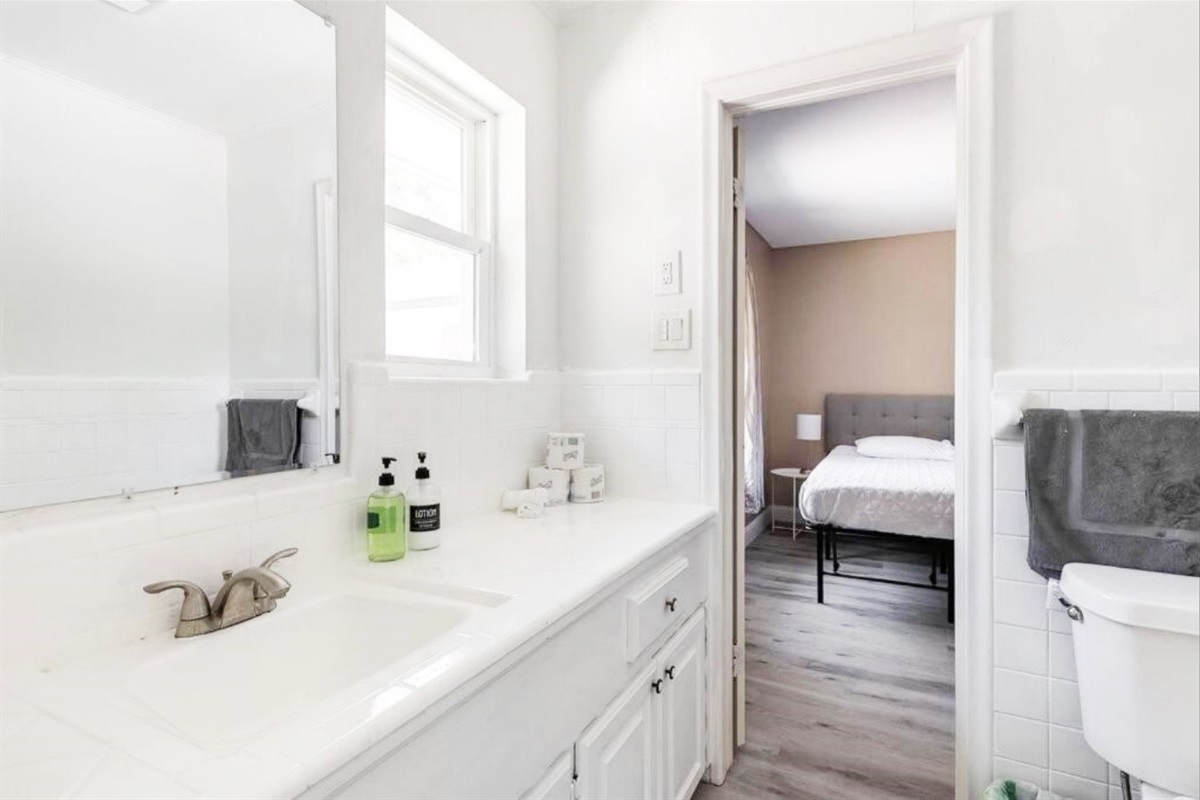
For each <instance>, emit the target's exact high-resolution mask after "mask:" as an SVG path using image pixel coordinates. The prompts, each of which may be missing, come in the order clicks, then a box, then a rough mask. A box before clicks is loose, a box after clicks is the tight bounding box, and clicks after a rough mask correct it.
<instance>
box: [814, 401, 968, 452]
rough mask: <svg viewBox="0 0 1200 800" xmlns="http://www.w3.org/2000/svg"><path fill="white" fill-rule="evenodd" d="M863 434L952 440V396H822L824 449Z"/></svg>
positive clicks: (852, 440) (848, 442) (852, 442)
mask: <svg viewBox="0 0 1200 800" xmlns="http://www.w3.org/2000/svg"><path fill="white" fill-rule="evenodd" d="M864 436H924V437H926V438H928V439H949V440H950V441H954V398H953V397H952V396H951V395H940V394H935V395H921V394H827V395H825V452H829V451H830V450H832V449H833V448H835V447H837V446H838V445H839V444H848V445H853V444H854V440H855V439H861V438H863V437H864Z"/></svg>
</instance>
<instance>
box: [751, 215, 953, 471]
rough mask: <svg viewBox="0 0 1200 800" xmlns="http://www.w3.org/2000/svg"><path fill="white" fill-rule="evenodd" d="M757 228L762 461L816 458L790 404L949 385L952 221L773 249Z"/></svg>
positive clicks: (801, 408)
mask: <svg viewBox="0 0 1200 800" xmlns="http://www.w3.org/2000/svg"><path fill="white" fill-rule="evenodd" d="M756 238H758V239H759V240H760V242H761V237H758V235H757V232H752V233H751V235H750V236H749V237H748V242H747V243H748V245H749V248H748V254H747V260H748V261H750V262H754V261H755V260H758V261H760V262H761V261H763V260H765V259H767V258H769V261H770V266H769V268H768V269H761V268H760V269H759V270H758V272H757V277H759V281H758V283H759V285H758V297H759V309H760V310H759V314H760V336H761V338H762V361H761V363H762V373H763V395H764V406H765V415H764V416H765V421H766V430H765V438H766V451H767V452H766V462H767V468H768V469H772V468H775V467H791V466H801V467H811V466H813V465H814V464H815V463H816V461H817V460H818V459H819V458H820V456H821V454H822V450H821V445H820V444H819V443H816V442H812V443H809V442H799V441H797V440H796V414H798V413H812V414H819V413H821V409H822V404H823V402H824V398H825V395H826V394H827V393H830V392H864V393H889V394H952V393H953V391H954V232H953V231H944V232H938V233H922V234H915V235H911V236H895V237H890V238H886V239H866V240H862V241H856V242H839V243H836V244H823V245H813V246H810V247H791V248H786V249H781V250H774V251H769V255H767V254H765V253H764V252H763V250H762V249H761V247H759V246H758V243H756V241H755V239H756ZM761 244H762V245H765V242H761ZM756 253H757V255H756Z"/></svg>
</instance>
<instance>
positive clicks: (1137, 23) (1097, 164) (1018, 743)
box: [559, 2, 1200, 800]
mask: <svg viewBox="0 0 1200 800" xmlns="http://www.w3.org/2000/svg"><path fill="white" fill-rule="evenodd" d="M993 12H999V13H998V16H997V18H996V24H995V85H996V97H995V101H996V105H995V125H996V127H995V146H996V153H995V157H996V159H995V165H994V174H995V177H994V190H995V194H994V197H993V202H994V214H993V230H994V239H993V241H992V243H991V247H992V263H993V273H994V277H993V281H994V283H993V295H994V296H993V308H992V312H993V326H994V343H993V354H992V355H993V360H994V363H995V366H996V368H997V369H998V370H1007V371H1008V373H1007V374H1017V375H1020V376H1021V378H1022V380H1025V379H1028V381H1026V383H1027V384H1028V386H1027V387H1026V388H1039V381H1040V380H1041V379H1042V377H1043V374H1044V373H1045V374H1050V375H1053V374H1055V372H1053V371H1058V372H1061V373H1065V374H1066V375H1067V379H1066V382H1065V386H1064V385H1059V386H1058V387H1057V388H1062V389H1066V390H1074V389H1076V388H1079V389H1081V390H1082V389H1083V386H1086V385H1094V386H1101V385H1103V387H1104V388H1105V389H1106V390H1112V391H1113V394H1112V395H1111V396H1110V394H1109V392H1108V391H1103V392H1100V394H1101V395H1103V402H1104V403H1105V406H1103V407H1108V404H1109V403H1113V404H1127V403H1142V404H1151V406H1152V407H1161V406H1162V405H1163V404H1164V403H1171V404H1174V403H1182V404H1183V405H1181V406H1178V407H1181V408H1185V407H1186V408H1194V407H1195V404H1196V395H1195V391H1196V383H1195V367H1196V364H1197V362H1198V361H1200V307H1198V304H1197V297H1198V296H1200V241H1198V236H1200V234H1198V231H1197V226H1196V219H1197V218H1198V217H1200V159H1198V152H1197V145H1196V142H1197V141H1198V140H1200V101H1198V98H1200V65H1198V63H1197V58H1196V54H1197V50H1198V49H1200V41H1198V40H1200V30H1198V29H1200V19H1198V16H1200V11H1198V7H1197V6H1196V5H1195V4H1158V3H1054V4H1051V3H1024V4H1009V3H991V4H982V3H981V4H974V3H937V2H916V3H913V4H908V3H882V4H880V3H844V4H829V3H803V2H794V3H758V2H744V3H743V2H738V3H733V2H713V3H691V2H676V3H605V4H601V5H600V6H598V7H597V8H596V9H594V10H593V11H592V12H591V13H590V14H585V15H583V16H581V17H579V18H577V19H575V20H574V21H573V22H572V23H571V24H570V25H569V26H568V27H567V28H566V29H565V30H564V31H563V33H562V34H561V36H560V86H559V99H560V106H559V111H560V117H559V120H560V127H559V136H560V138H561V141H562V142H563V143H564V146H563V147H562V148H561V150H560V160H559V176H560V186H559V197H560V208H559V216H560V228H559V230H560V235H559V252H560V256H561V262H562V267H561V273H560V276H559V281H560V291H559V297H560V315H561V318H562V320H563V321H564V322H563V325H562V340H561V345H560V360H561V363H562V364H563V365H564V366H566V367H570V368H577V369H581V370H591V371H609V372H611V373H614V374H615V373H616V372H618V371H620V370H631V369H633V370H636V369H639V368H641V369H651V370H658V369H662V368H676V367H693V368H698V367H700V365H701V350H700V348H696V349H693V350H692V351H690V352H654V351H652V350H651V349H650V341H649V340H650V333H649V329H650V320H651V312H652V310H653V309H655V308H662V307H669V306H673V305H684V306H690V307H692V308H693V309H696V310H699V308H700V304H701V296H702V283H703V280H702V276H701V274H700V272H699V270H698V261H699V258H700V255H701V247H702V244H703V241H704V239H703V238H702V237H704V236H705V235H706V232H705V231H704V230H703V229H702V220H703V209H704V205H703V204H704V203H705V202H706V201H707V198H704V197H702V196H701V180H702V174H703V173H702V166H703V165H702V163H701V145H702V140H701V136H702V120H701V110H702V103H701V91H702V87H703V85H704V84H705V83H706V82H708V81H710V80H714V79H717V78H721V77H726V76H729V75H735V74H739V73H744V72H748V71H752V70H755V69H759V68H764V67H769V66H774V65H778V64H782V63H787V62H791V61H795V60H798V59H802V58H805V57H807V56H811V55H814V54H818V53H824V52H831V51H835V50H839V49H843V48H846V47H849V46H853V45H858V44H863V43H867V42H871V41H875V40H880V39H885V38H889V37H894V36H899V35H903V34H907V33H911V32H913V31H916V30H922V29H927V28H931V27H935V26H938V25H942V24H945V23H948V22H951V21H956V20H963V19H969V18H972V17H976V16H981V15H984V14H988V13H993ZM673 250H682V251H683V265H684V267H683V287H684V292H683V294H682V295H681V296H676V297H668V298H654V297H652V296H651V294H650V275H649V270H650V264H651V263H652V260H653V259H655V258H656V257H657V256H658V255H659V254H660V253H663V252H669V251H673ZM694 319H698V317H694ZM695 333H696V334H697V335H698V336H699V337H701V339H702V337H703V336H704V335H706V333H709V332H706V331H702V330H697V331H696V332H695ZM1133 368H1137V369H1139V370H1140V372H1138V376H1137V377H1135V378H1132V379H1128V376H1127V375H1126V374H1125V373H1126V371H1128V370H1129V369H1133ZM1163 368H1186V369H1188V370H1191V372H1189V373H1186V374H1185V375H1184V377H1183V378H1180V379H1171V380H1168V378H1167V377H1166V375H1167V374H1174V373H1168V372H1165V371H1164V370H1163ZM1089 370H1091V371H1092V372H1097V371H1099V372H1100V373H1103V377H1102V378H1098V379H1096V381H1092V382H1091V383H1090V384H1089V383H1087V382H1085V383H1084V384H1083V385H1081V386H1076V382H1075V378H1073V377H1072V375H1074V376H1078V375H1079V374H1083V373H1086V372H1088V371H1089ZM1147 375H1148V376H1149V377H1146V376H1147ZM706 377H708V378H713V377H715V376H706ZM998 380H999V377H998ZM1106 381H1107V383H1106ZM1171 381H1176V382H1175V383H1171ZM1179 381H1182V382H1179ZM1169 383H1171V385H1172V386H1175V387H1176V388H1175V389H1170V387H1169V386H1168V384H1169ZM997 386H998V388H1001V387H1000V385H999V383H998V384H997ZM1142 387H1146V388H1145V391H1140V389H1141V388H1142ZM1180 387H1182V388H1180ZM1189 387H1190V388H1189ZM1014 388H1016V385H1015V384H1014ZM1048 388H1055V387H1048ZM1135 389H1137V390H1139V391H1135ZM1118 390H1126V391H1123V392H1118ZM1082 393H1083V394H1084V395H1088V394H1092V393H1091V392H1089V391H1083V392H1082ZM1176 393H1178V394H1179V396H1178V397H1177V396H1176ZM1051 397H1052V398H1053V396H1051ZM1060 399H1061V400H1062V402H1064V403H1065V402H1070V401H1072V399H1079V398H1071V397H1063V398H1060ZM566 407H567V409H568V410H569V409H570V408H571V407H572V406H571V403H570V402H566ZM1014 450H1015V451H1016V452H1017V454H1018V455H1015V456H1014V454H1013V452H1012V451H1014ZM708 457H709V458H712V457H714V456H712V455H709V456H708ZM1014 458H1018V459H1019V449H1017V448H1012V447H1009V448H1007V449H1004V448H1002V447H998V448H997V462H996V464H995V472H996V482H995V490H996V491H995V495H996V496H995V497H994V498H976V500H977V501H978V502H982V503H983V504H984V505H985V506H986V505H990V502H989V501H990V500H992V499H994V501H995V503H996V514H997V519H996V533H997V534H1001V535H998V536H997V537H996V540H995V548H996V549H995V554H994V562H995V564H994V566H995V573H994V577H995V580H994V584H989V585H980V586H976V587H973V591H974V592H976V593H977V597H976V598H974V602H975V603H977V604H979V605H982V606H983V607H985V608H994V609H995V619H994V623H995V629H996V630H995V633H996V652H997V656H996V663H995V667H996V669H995V670H992V669H985V670H982V673H983V674H980V675H977V676H976V677H978V679H979V682H980V683H981V684H983V685H989V684H990V685H991V686H992V687H993V689H994V698H988V700H989V702H990V701H994V702H993V705H994V706H995V708H996V709H997V711H998V713H996V714H995V715H994V716H993V715H992V714H984V715H983V719H984V720H985V722H984V725H985V726H987V724H988V723H989V722H992V723H994V728H992V729H991V730H988V731H986V732H983V733H981V732H980V731H979V730H978V728H975V727H973V728H972V730H973V732H974V733H976V734H979V735H978V737H977V738H976V739H975V742H976V746H977V747H979V748H980V750H981V752H977V753H972V754H969V758H970V759H971V761H972V762H974V763H979V762H980V761H982V762H984V763H994V766H995V768H996V770H997V772H999V773H1004V774H1008V775H1013V776H1027V777H1030V778H1033V779H1035V780H1038V781H1039V782H1040V783H1042V785H1049V786H1051V787H1053V788H1056V789H1058V790H1059V791H1061V792H1064V793H1067V794H1068V795H1070V796H1074V797H1079V798H1082V799H1083V800H1091V799H1093V798H1094V799H1095V800H1103V798H1105V797H1108V796H1110V794H1111V784H1112V780H1113V777H1112V775H1111V774H1110V773H1111V770H1109V769H1108V768H1107V767H1106V766H1105V765H1103V763H1102V762H1101V763H1097V761H1098V759H1097V758H1096V757H1095V756H1094V754H1091V753H1090V751H1088V750H1087V748H1086V746H1084V745H1083V743H1082V739H1081V737H1080V736H1079V735H1078V722H1077V720H1075V721H1074V722H1072V718H1071V717H1069V716H1068V715H1067V714H1068V712H1067V711H1063V709H1061V708H1056V707H1055V706H1053V703H1054V701H1055V697H1058V698H1063V697H1066V698H1068V700H1069V697H1070V691H1068V690H1069V689H1070V688H1071V687H1070V686H1069V685H1064V684H1069V683H1070V681H1069V676H1070V667H1069V665H1068V664H1067V663H1066V662H1067V659H1069V647H1068V646H1067V645H1069V639H1067V640H1066V642H1065V643H1064V641H1063V640H1064V638H1065V637H1062V636H1061V635H1060V631H1059V629H1058V628H1056V627H1055V626H1060V625H1061V620H1056V619H1055V618H1054V617H1053V616H1050V615H1048V614H1047V613H1046V612H1045V609H1044V596H1043V595H1041V594H1039V592H1040V591H1041V589H1040V587H1038V586H1036V584H1032V583H1030V584H1023V583H1022V581H1021V580H1020V578H1019V577H1017V576H1019V575H1021V573H1020V571H1019V570H1017V569H1016V567H1017V566H1019V550H1020V548H1021V543H1020V542H1019V541H1014V539H1019V538H1020V536H1019V535H1018V536H1010V534H1019V532H1020V531H1019V529H1018V528H1014V527H1012V525H1011V523H1012V520H1011V516H1012V514H1013V513H1014V512H1013V510H1012V509H1013V506H1014V500H1013V497H1012V495H1013V493H1014V492H1015V490H1016V488H1019V486H1020V485H1021V478H1020V476H1019V474H1017V475H1014V472H1013V469H1012V468H1011V461H1012V460H1013V459H1014ZM1017 505H1018V507H1019V503H1017ZM1005 513H1007V514H1008V515H1009V516H1008V517H1001V515H1002V514H1005ZM982 533H983V535H984V536H985V538H986V539H987V540H988V541H991V538H992V537H991V532H990V531H985V532H982ZM1006 537H1007V538H1006ZM1014 560H1015V563H1014ZM1023 577H1027V576H1023ZM1022 586H1026V587H1027V588H1022ZM993 592H995V597H994V598H993V597H992V593H993ZM1035 595H1038V597H1037V598H1035ZM993 599H994V602H993ZM1035 600H1037V601H1038V602H1036V603H1035ZM1014 606H1015V607H1014ZM1038 609H1040V611H1039V610H1038ZM1013 614H1017V615H1020V614H1025V617H1023V618H1021V619H1017V618H1016V617H1014V616H1012V615H1013ZM1010 628H1011V629H1016V630H1018V632H1020V631H1028V633H1023V634H1021V637H1020V639H1021V641H1026V642H1029V643H1031V645H1032V647H1033V650H1032V653H1031V656H1030V660H1028V661H1025V662H1022V663H1023V664H1024V666H1023V667H1020V668H1018V665H1017V662H1014V661H1013V660H1012V659H1013V658H1014V657H1015V656H1016V655H1017V653H1016V651H1015V649H1014V648H1015V647H1016V645H1017V644H1019V643H1013V642H1010V640H1009V639H1007V638H1005V639H1002V638H1001V637H1002V636H1004V635H1006V634H1007V633H1008V632H1010V630H1009V629H1010ZM1051 647H1053V648H1056V649H1055V650H1050V649H1049V648H1051ZM1056 653H1057V655H1056ZM1039 659H1040V660H1039ZM975 666H976V668H978V667H979V665H975ZM987 666H989V667H990V666H991V665H987ZM1022 669H1024V670H1027V671H1028V672H1022ZM988 694H992V692H989V693H988ZM1042 699H1044V700H1045V703H1044V704H1042ZM1023 715H1024V716H1023ZM988 727H990V726H988ZM993 759H994V762H993ZM987 777H988V776H986V775H974V776H973V784H974V785H975V786H976V787H978V786H979V785H981V784H982V782H983V781H985V780H986V778H987Z"/></svg>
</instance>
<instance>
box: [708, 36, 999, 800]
mask: <svg viewBox="0 0 1200 800" xmlns="http://www.w3.org/2000/svg"><path fill="white" fill-rule="evenodd" d="M938 75H954V76H955V77H956V84H957V116H958V133H957V147H958V152H957V175H958V178H957V217H956V227H957V235H956V244H955V355H954V359H955V399H954V411H955V418H954V420H955V421H954V434H955V442H956V450H957V459H956V465H955V472H956V476H955V478H956V482H957V484H956V485H957V486H958V491H957V492H956V496H955V522H954V527H955V531H954V538H955V553H954V558H955V565H954V567H955V578H956V580H957V583H958V586H957V589H958V591H956V592H955V619H956V620H958V623H957V625H956V626H955V630H954V641H955V796H956V797H978V796H980V795H981V794H982V792H983V788H984V787H985V786H986V784H987V782H988V781H989V780H990V779H991V773H992V764H991V761H992V757H991V754H992V592H991V590H990V588H989V587H990V586H991V576H992V544H991V539H992V537H991V528H992V525H991V522H992V520H991V515H992V510H991V508H992V499H991V492H992V459H991V438H992V437H991V425H990V422H989V420H990V416H991V387H992V341H991V326H992V314H991V307H992V290H991V241H992V233H991V215H992V164H993V148H992V106H993V99H992V20H991V18H990V17H986V18H983V19H978V20H973V21H970V22H966V23H963V24H957V25H950V26H946V27H942V28H936V29H932V30H928V31H921V32H918V33H913V34H910V35H906V36H900V37H896V38H894V39H889V40H887V41H882V42H877V43H873V44H868V45H864V46H861V47H855V48H851V49H848V50H843V51H839V52H836V53H830V54H827V55H822V56H817V57H814V58H809V59H804V60H802V61H798V62H794V63H791V64H786V65H783V66H779V67H773V68H769V69H765V70H761V71H757V72H752V73H748V74H745V75H739V76H735V77H731V78H726V79H723V80H719V81H716V82H713V83H710V84H708V85H706V86H705V87H704V93H703V104H704V105H703V133H704V141H703V148H702V154H703V170H704V174H703V184H702V185H703V189H704V195H703V202H704V210H703V211H704V232H705V239H704V251H703V264H702V267H703V271H704V304H703V317H702V322H703V327H702V332H703V334H704V335H703V340H702V348H703V349H702V364H703V386H702V390H703V393H704V394H703V396H704V404H703V408H704V417H703V435H704V439H703V441H704V445H703V446H704V453H705V458H704V460H703V464H704V475H703V481H704V496H705V497H706V498H707V499H708V500H709V501H710V502H712V503H714V504H715V505H717V506H718V508H719V512H720V522H721V542H722V553H721V561H722V575H721V591H722V602H720V603H714V604H713V605H714V610H715V612H716V617H717V618H716V619H714V620H713V631H714V633H715V636H714V641H715V642H725V643H728V644H730V645H732V643H733V635H734V626H735V611H734V609H733V608H732V607H731V606H732V600H733V598H734V592H735V576H734V569H735V562H736V557H735V554H734V552H733V546H732V544H733V542H735V541H737V540H739V538H740V537H737V536H736V535H735V532H734V530H733V519H734V517H735V508H736V506H735V503H737V502H740V498H741V492H740V490H738V489H737V487H735V486H734V476H735V471H736V465H735V463H734V459H735V455H736V453H737V447H736V443H735V441H734V437H733V430H732V428H733V426H732V424H730V421H731V420H732V419H733V415H734V413H735V408H734V391H735V382H734V372H733V347H731V344H732V343H733V342H734V341H735V340H734V330H735V327H734V326H735V323H736V321H737V320H736V319H735V313H734V303H733V298H734V297H735V296H736V295H735V286H734V265H733V263H732V240H731V237H732V233H733V231H732V227H733V208H732V201H731V196H730V195H731V193H730V191H729V190H728V187H729V185H730V183H731V174H730V158H731V151H732V129H733V120H734V118H735V117H737V116H739V115H742V114H745V113H748V112H751V111H762V110H767V109H772V108H782V107H786V106H796V105H804V104H808V103H815V102H819V101H821V100H829V99H833V98H836V97H844V96H848V95H854V94H859V93H862V92H866V91H872V90H875V89H882V88H886V87H888V86H894V85H898V84H904V83H910V82H912V81H915V80H920V79H922V78H931V77H935V76H938ZM712 651H713V655H712V662H711V664H710V669H711V670H712V674H713V676H714V680H713V686H714V688H715V689H716V691H714V692H713V695H714V696H713V698H712V704H711V707H710V709H709V714H710V717H709V718H710V721H711V723H712V724H711V725H710V736H711V739H710V742H709V746H710V753H711V761H712V769H711V778H712V780H714V781H716V782H720V781H723V780H724V776H725V773H726V771H727V770H728V768H729V765H730V764H731V762H732V760H733V750H734V735H735V732H734V719H735V717H736V701H735V698H734V689H733V687H734V683H733V651H732V647H720V646H717V647H713V648H712Z"/></svg>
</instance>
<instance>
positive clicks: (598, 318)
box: [559, 2, 1200, 369]
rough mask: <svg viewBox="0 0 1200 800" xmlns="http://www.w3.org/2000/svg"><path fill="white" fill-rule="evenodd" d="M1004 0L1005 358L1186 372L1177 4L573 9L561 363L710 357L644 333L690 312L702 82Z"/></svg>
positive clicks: (1182, 91) (1184, 80) (1183, 89)
mask: <svg viewBox="0 0 1200 800" xmlns="http://www.w3.org/2000/svg"><path fill="white" fill-rule="evenodd" d="M997 8H1002V9H1004V11H1003V13H1002V14H1001V16H1000V17H999V18H998V21H997V22H998V24H997V29H996V53H995V58H996V76H997V79H996V86H997V92H996V113H995V118H996V132H995V138H996V167H995V185H996V196H995V203H996V209H995V217H994V224H995V232H996V238H995V242H994V246H993V263H994V264H995V268H994V272H995V308H994V314H995V362H996V364H997V366H998V367H999V368H1005V367H1018V368H1026V367H1049V366H1068V367H1089V366H1090V367H1108V366H1160V367H1161V366H1172V365H1175V366H1179V365H1194V364H1195V363H1196V362H1197V360H1200V321H1198V319H1197V308H1196V297H1197V295H1198V294H1200V269H1198V267H1197V264H1198V262H1200V243H1198V239H1197V236H1198V234H1197V228H1196V224H1195V221H1196V219H1197V217H1198V216H1200V205H1198V202H1200V201H1198V199H1197V196H1198V194H1200V193H1198V191H1197V186H1198V184H1200V177H1198V170H1200V163H1198V155H1197V148H1196V141H1197V140H1198V139H1200V121H1198V120H1200V111H1198V101H1197V97H1200V75H1198V67H1197V60H1196V49H1197V35H1198V34H1197V29H1198V27H1200V21H1198V19H1197V14H1198V11H1197V6H1196V5H1195V4H1166V3H1164V4H1156V3H1057V4H1050V3H1027V4H1016V5H1013V6H1011V7H1008V6H1007V5H995V4H993V5H982V4H978V5H977V4H963V3H933V2H917V3H915V4H907V3H883V4H878V3H846V4H828V3H801V2H797V3H758V2H747V3H721V2H717V3H688V2H681V3H650V4H643V3H607V4H603V6H602V7H601V8H600V9H599V10H597V11H594V12H593V13H592V14H589V15H584V16H582V17H580V18H579V19H577V20H576V21H575V22H574V23H573V24H571V25H570V26H569V27H567V28H566V29H565V30H564V31H563V33H562V35H561V39H560V56H559V59H560V68H561V69H560V74H561V79H560V87H559V98H560V130H559V136H560V138H561V141H563V142H564V143H569V146H566V147H563V148H562V149H561V156H560V162H559V173H560V191H559V196H560V198H561V206H560V210H559V214H560V220H561V224H560V239H559V252H560V256H561V262H562V271H561V275H560V291H559V297H560V301H561V315H562V319H563V320H569V321H570V322H569V323H566V322H564V324H563V326H562V334H563V335H562V343H561V362H562V363H563V364H564V365H565V366H569V367H577V368H584V369H603V368H613V367H619V368H631V367H640V366H647V367H659V368H661V367H664V366H668V367H670V366H681V365H688V366H698V365H699V363H700V361H699V350H698V349H694V350H692V351H690V352H682V353H672V352H665V353H664V352H659V353H655V352H653V351H651V350H650V347H649V338H650V334H649V328H650V318H651V310H652V308H654V307H656V306H667V305H670V304H674V303H680V304H685V305H690V306H692V307H693V308H698V307H699V304H700V297H701V276H700V274H699V272H698V269H697V267H698V259H699V256H700V252H701V244H702V238H701V237H702V235H703V231H702V230H701V220H702V203H701V201H702V198H701V197H700V179H701V163H700V146H701V117H700V112H701V104H700V91H701V87H702V85H703V84H704V83H705V82H706V81H709V80H712V79H715V78H719V77H724V76H727V75H732V74H737V73H742V72H746V71H750V70H754V69H757V68H761V67H766V66H771V65H775V64H779V63H784V62H788V61H794V60H797V59H800V58H804V57H806V56H810V55H813V54H815V53H820V52H829V51H833V50H838V49H841V48H845V47H848V46H851V45H855V44H860V43H864V42H868V41H872V40H877V39H882V38H887V37H890V36H896V35H901V34H905V33H909V32H911V31H913V30H919V29H924V28H929V27H932V26H936V25H939V24H944V23H945V22H947V21H949V20H950V18H954V19H963V18H969V17H972V16H978V15H980V14H983V13H987V12H988V11H989V10H995V9H997ZM1151 42H1152V43H1153V46H1152V47H1151V46H1148V44H1147V43H1151ZM670 250H682V251H683V263H684V281H683V285H684V294H683V296H682V297H681V298H678V299H676V298H671V299H665V300H664V299H661V298H660V299H653V298H652V297H651V295H650V290H649V285H650V281H649V269H650V267H649V265H650V263H651V260H652V259H653V258H655V257H656V256H657V254H658V253H659V252H660V251H670Z"/></svg>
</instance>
